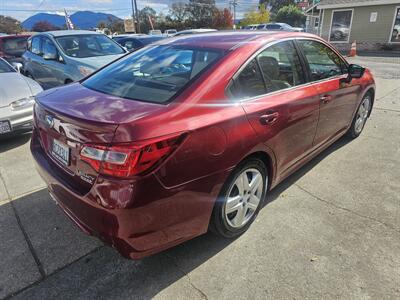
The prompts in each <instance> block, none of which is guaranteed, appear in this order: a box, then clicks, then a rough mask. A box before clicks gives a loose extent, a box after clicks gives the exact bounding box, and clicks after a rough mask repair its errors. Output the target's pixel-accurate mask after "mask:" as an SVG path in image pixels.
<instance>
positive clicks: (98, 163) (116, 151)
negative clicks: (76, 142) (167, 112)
mask: <svg viewBox="0 0 400 300" xmlns="http://www.w3.org/2000/svg"><path fill="white" fill-rule="evenodd" d="M185 137H186V134H181V135H179V136H172V137H171V136H169V137H164V138H161V139H156V140H150V141H146V142H142V143H133V144H120V145H113V146H102V145H92V144H88V145H85V146H83V148H82V150H81V153H80V157H81V160H83V161H85V162H87V163H88V164H89V165H91V166H92V168H93V169H95V170H96V171H97V172H99V173H100V174H105V175H110V176H114V177H131V176H135V175H138V174H142V173H145V172H147V171H150V170H152V169H154V168H155V167H156V166H158V165H159V164H160V163H161V162H163V161H164V160H165V159H166V158H167V157H168V156H169V155H171V154H172V153H173V152H174V151H175V150H176V149H177V148H178V146H179V145H180V144H181V143H182V141H183V140H184V139H185Z"/></svg>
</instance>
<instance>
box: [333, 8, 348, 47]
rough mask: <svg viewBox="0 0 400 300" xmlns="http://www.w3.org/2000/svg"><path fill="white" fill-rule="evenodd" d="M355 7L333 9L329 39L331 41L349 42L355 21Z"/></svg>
mask: <svg viewBox="0 0 400 300" xmlns="http://www.w3.org/2000/svg"><path fill="white" fill-rule="evenodd" d="M353 14H354V9H337V10H333V11H332V17H331V26H330V30H329V41H330V42H331V43H348V42H349V39H350V33H351V25H352V23H353Z"/></svg>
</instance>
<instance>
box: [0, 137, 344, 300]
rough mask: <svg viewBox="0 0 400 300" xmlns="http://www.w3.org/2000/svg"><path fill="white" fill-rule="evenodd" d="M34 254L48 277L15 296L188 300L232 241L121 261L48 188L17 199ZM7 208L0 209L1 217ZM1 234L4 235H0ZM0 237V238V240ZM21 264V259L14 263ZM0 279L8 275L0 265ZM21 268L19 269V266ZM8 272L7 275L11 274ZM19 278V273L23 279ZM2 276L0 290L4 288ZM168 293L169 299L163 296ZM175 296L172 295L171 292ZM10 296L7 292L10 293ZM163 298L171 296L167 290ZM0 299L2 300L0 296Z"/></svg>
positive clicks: (208, 239)
mask: <svg viewBox="0 0 400 300" xmlns="http://www.w3.org/2000/svg"><path fill="white" fill-rule="evenodd" d="M348 142H349V140H348V139H346V138H342V139H340V140H339V141H337V142H336V143H334V144H333V145H332V146H330V147H329V148H328V149H327V150H325V151H324V152H322V153H321V154H320V155H318V156H317V157H316V158H315V159H313V160H312V161H311V162H310V163H308V164H307V165H305V166H304V167H303V168H301V169H300V170H298V171H297V172H296V173H294V174H293V175H292V176H290V177H289V178H287V179H286V180H285V181H283V182H282V183H281V184H280V185H278V186H277V187H276V188H275V189H274V190H273V191H272V192H271V193H270V194H269V195H268V197H267V201H266V203H267V204H266V206H268V204H269V203H271V202H273V201H274V200H276V199H277V198H278V197H279V196H280V194H282V193H283V192H284V191H285V190H286V189H287V188H289V187H290V186H291V185H292V184H294V183H295V182H296V181H297V180H298V179H300V178H301V177H302V176H303V175H305V174H306V173H307V172H308V171H310V170H311V169H312V168H313V167H314V166H316V165H317V164H318V163H319V162H320V161H321V160H323V159H324V158H325V157H327V156H328V155H329V154H331V153H333V152H335V151H336V150H338V149H340V148H341V147H343V146H344V145H346V144H347V143H348ZM13 205H14V207H15V208H16V211H17V212H18V214H19V218H20V219H21V224H22V226H23V227H24V228H25V230H26V233H27V236H28V238H29V239H30V243H31V244H32V247H33V249H34V251H35V255H36V256H37V258H38V260H39V261H40V263H41V265H42V266H41V267H42V268H43V270H44V272H45V273H46V277H45V278H42V279H40V280H39V281H38V282H36V283H34V284H31V285H30V286H29V285H28V284H27V285H25V286H27V287H25V288H24V289H23V290H22V291H21V288H19V290H20V291H19V292H18V290H14V291H10V292H11V293H14V295H15V293H17V294H16V295H15V296H16V298H17V299H18V298H20V299H37V298H39V299H53V298H56V297H59V296H60V295H62V297H63V299H78V298H79V299H82V298H83V299H87V298H91V299H94V298H96V299H109V298H118V299H121V298H139V299H150V298H152V297H154V296H155V295H157V294H158V293H160V292H161V291H163V290H165V289H166V288H167V287H169V286H171V285H174V287H173V288H172V290H174V289H179V293H180V294H181V295H182V293H187V294H184V295H183V296H182V297H184V298H190V297H193V294H195V296H203V295H202V292H200V291H199V290H198V289H197V288H195V287H194V286H193V284H192V283H191V281H190V279H188V278H186V280H179V279H181V278H183V277H186V276H187V274H188V273H189V272H191V271H192V270H194V269H196V268H197V267H199V266H201V265H202V264H203V263H204V262H206V261H207V260H209V259H210V258H211V257H213V256H215V255H216V254H218V253H219V252H220V251H221V250H223V249H224V248H226V247H228V246H229V245H230V244H231V243H232V242H234V240H227V239H221V238H218V237H216V236H214V235H212V234H209V233H208V234H205V235H203V236H200V237H198V238H195V239H193V240H191V241H188V242H186V243H184V244H181V245H179V246H176V247H174V248H172V249H169V250H167V251H164V252H162V253H159V254H157V255H154V256H151V257H148V258H145V259H143V260H140V261H131V260H127V259H124V258H122V257H121V256H120V255H119V254H118V253H117V252H116V251H115V250H114V249H112V248H110V247H107V246H102V244H100V243H99V242H98V241H97V240H95V239H93V238H91V237H87V236H85V235H83V234H82V233H80V232H79V230H78V229H77V228H75V226H74V225H73V224H72V223H71V222H70V221H69V220H68V219H67V218H66V217H65V216H64V214H63V213H62V212H61V210H60V209H59V208H58V207H57V206H56V204H55V203H54V202H53V201H52V200H51V199H50V197H49V195H48V193H47V191H46V190H41V191H39V192H36V193H33V194H30V195H28V196H25V197H23V198H20V199H18V200H15V201H13ZM2 209H3V206H0V215H1V210H2ZM0 233H1V231H0ZM0 238H1V237H0ZM15 263H16V264H18V263H19V260H18V259H15ZM1 268H2V269H1V270H0V275H2V277H3V276H6V277H10V275H7V274H10V273H9V270H3V268H4V266H2V267H1ZM16 269H18V268H16ZM7 272H8V273H7ZM19 276H20V275H19ZM5 283H6V282H4V281H3V280H2V279H1V278H0V287H2V288H5V286H4V284H5ZM165 293H167V295H165ZM171 293H172V292H171ZM6 295H7V294H6ZM163 296H164V297H165V298H173V297H174V295H172V294H171V295H168V291H166V292H164V294H163ZM0 298H1V297H0Z"/></svg>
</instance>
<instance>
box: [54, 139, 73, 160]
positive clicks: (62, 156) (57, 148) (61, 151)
mask: <svg viewBox="0 0 400 300" xmlns="http://www.w3.org/2000/svg"><path fill="white" fill-rule="evenodd" d="M51 155H52V156H53V157H54V158H55V159H57V160H58V161H59V162H60V163H62V164H63V165H65V166H69V147H68V146H67V145H65V144H63V143H61V142H59V141H57V140H53V147H52V149H51Z"/></svg>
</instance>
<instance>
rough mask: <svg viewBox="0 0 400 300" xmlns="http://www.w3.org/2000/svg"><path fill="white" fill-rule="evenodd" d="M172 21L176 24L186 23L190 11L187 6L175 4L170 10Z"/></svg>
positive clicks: (181, 3)
mask: <svg viewBox="0 0 400 300" xmlns="http://www.w3.org/2000/svg"><path fill="white" fill-rule="evenodd" d="M169 14H170V19H171V20H174V21H176V22H184V21H186V20H187V16H188V11H187V10H186V4H185V3H183V2H177V3H173V4H172V5H171V8H170V10H169Z"/></svg>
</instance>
